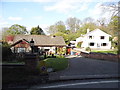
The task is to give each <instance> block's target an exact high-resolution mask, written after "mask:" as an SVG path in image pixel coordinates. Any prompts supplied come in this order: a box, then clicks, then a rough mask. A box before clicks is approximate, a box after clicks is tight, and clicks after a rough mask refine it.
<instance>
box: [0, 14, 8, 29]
mask: <svg viewBox="0 0 120 90" xmlns="http://www.w3.org/2000/svg"><path fill="white" fill-rule="evenodd" d="M0 26H1V27H7V26H9V23H8V22H7V21H6V20H5V19H4V18H3V17H2V16H0Z"/></svg>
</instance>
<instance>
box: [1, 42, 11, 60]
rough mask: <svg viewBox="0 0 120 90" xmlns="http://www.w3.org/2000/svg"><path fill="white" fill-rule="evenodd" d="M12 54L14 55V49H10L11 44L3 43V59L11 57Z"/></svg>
mask: <svg viewBox="0 0 120 90" xmlns="http://www.w3.org/2000/svg"><path fill="white" fill-rule="evenodd" d="M11 55H12V51H11V49H10V46H9V45H8V44H7V43H6V42H4V43H2V58H3V60H8V59H10V57H11Z"/></svg>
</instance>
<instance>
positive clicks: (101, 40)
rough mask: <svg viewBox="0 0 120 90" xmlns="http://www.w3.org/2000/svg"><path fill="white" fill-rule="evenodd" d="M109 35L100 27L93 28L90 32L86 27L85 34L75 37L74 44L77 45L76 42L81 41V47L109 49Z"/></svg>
mask: <svg viewBox="0 0 120 90" xmlns="http://www.w3.org/2000/svg"><path fill="white" fill-rule="evenodd" d="M110 37H111V35H109V34H107V33H105V32H104V31H102V30H100V29H95V30H93V31H91V32H89V29H87V33H86V34H85V35H83V36H82V37H79V38H77V39H76V44H75V45H77V44H78V42H82V44H81V47H83V48H86V47H90V48H91V49H110V48H111V41H109V38H110Z"/></svg>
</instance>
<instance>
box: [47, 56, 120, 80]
mask: <svg viewBox="0 0 120 90" xmlns="http://www.w3.org/2000/svg"><path fill="white" fill-rule="evenodd" d="M66 58H69V65H68V68H66V69H65V70H62V71H58V72H51V73H50V74H49V81H60V80H83V79H112V78H114V79H115V78H116V79H118V78H120V76H119V74H118V63H117V62H110V61H103V60H95V59H89V58H84V57H82V56H75V55H70V56H66ZM111 66H112V67H111Z"/></svg>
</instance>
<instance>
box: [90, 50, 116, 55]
mask: <svg viewBox="0 0 120 90" xmlns="http://www.w3.org/2000/svg"><path fill="white" fill-rule="evenodd" d="M91 52H98V53H112V54H117V50H108V51H107V50H106V51H105V50H92V51H91Z"/></svg>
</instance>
